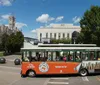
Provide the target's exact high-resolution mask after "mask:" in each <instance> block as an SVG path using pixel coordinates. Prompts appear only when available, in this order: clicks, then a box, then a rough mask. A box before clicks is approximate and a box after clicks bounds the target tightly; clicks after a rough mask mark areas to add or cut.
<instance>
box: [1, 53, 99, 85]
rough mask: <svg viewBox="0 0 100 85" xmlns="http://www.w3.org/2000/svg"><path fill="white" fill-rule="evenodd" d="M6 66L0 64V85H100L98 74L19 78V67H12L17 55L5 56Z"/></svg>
mask: <svg viewBox="0 0 100 85" xmlns="http://www.w3.org/2000/svg"><path fill="white" fill-rule="evenodd" d="M5 58H6V59H7V62H6V64H0V85H100V74H98V75H89V76H86V77H81V76H79V75H57V76H56V75H49V76H43V75H39V76H37V77H34V78H29V77H25V78H21V76H20V70H21V68H20V67H21V66H20V65H18V66H16V65H14V59H16V58H20V57H19V56H17V55H12V56H6V57H5Z"/></svg>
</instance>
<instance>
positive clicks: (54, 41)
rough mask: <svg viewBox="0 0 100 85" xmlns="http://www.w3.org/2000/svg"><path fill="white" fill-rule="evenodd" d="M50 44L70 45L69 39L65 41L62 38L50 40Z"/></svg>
mask: <svg viewBox="0 0 100 85" xmlns="http://www.w3.org/2000/svg"><path fill="white" fill-rule="evenodd" d="M51 43H52V44H58V43H64V44H70V43H71V39H66V38H62V39H52V40H51Z"/></svg>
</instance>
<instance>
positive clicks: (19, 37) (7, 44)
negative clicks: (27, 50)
mask: <svg viewBox="0 0 100 85" xmlns="http://www.w3.org/2000/svg"><path fill="white" fill-rule="evenodd" d="M23 42H24V36H23V34H22V33H21V32H17V33H16V34H14V33H12V34H11V35H7V34H4V35H3V36H2V46H3V47H4V50H5V52H8V53H14V52H19V51H20V48H21V47H22V46H23Z"/></svg>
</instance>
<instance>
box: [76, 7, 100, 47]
mask: <svg viewBox="0 0 100 85" xmlns="http://www.w3.org/2000/svg"><path fill="white" fill-rule="evenodd" d="M80 26H81V28H82V29H81V32H80V34H79V37H78V40H77V41H78V43H80V42H81V43H86V44H90V43H95V44H97V46H100V7H99V6H91V8H90V10H87V11H86V12H85V13H84V15H83V17H82V19H81V20H80ZM79 40H80V41H79Z"/></svg>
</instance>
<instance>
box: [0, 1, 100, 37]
mask: <svg viewBox="0 0 100 85" xmlns="http://www.w3.org/2000/svg"><path fill="white" fill-rule="evenodd" d="M92 5H98V6H100V0H0V25H1V24H5V25H8V17H9V16H10V15H13V16H15V18H16V26H17V27H18V29H19V30H21V31H22V32H23V34H24V36H25V37H32V38H36V33H35V31H34V30H35V29H37V28H40V27H42V26H51V25H52V24H60V23H66V24H74V25H80V24H79V21H80V19H81V18H82V16H83V15H84V12H85V11H86V10H88V9H90V7H91V6H92Z"/></svg>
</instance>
